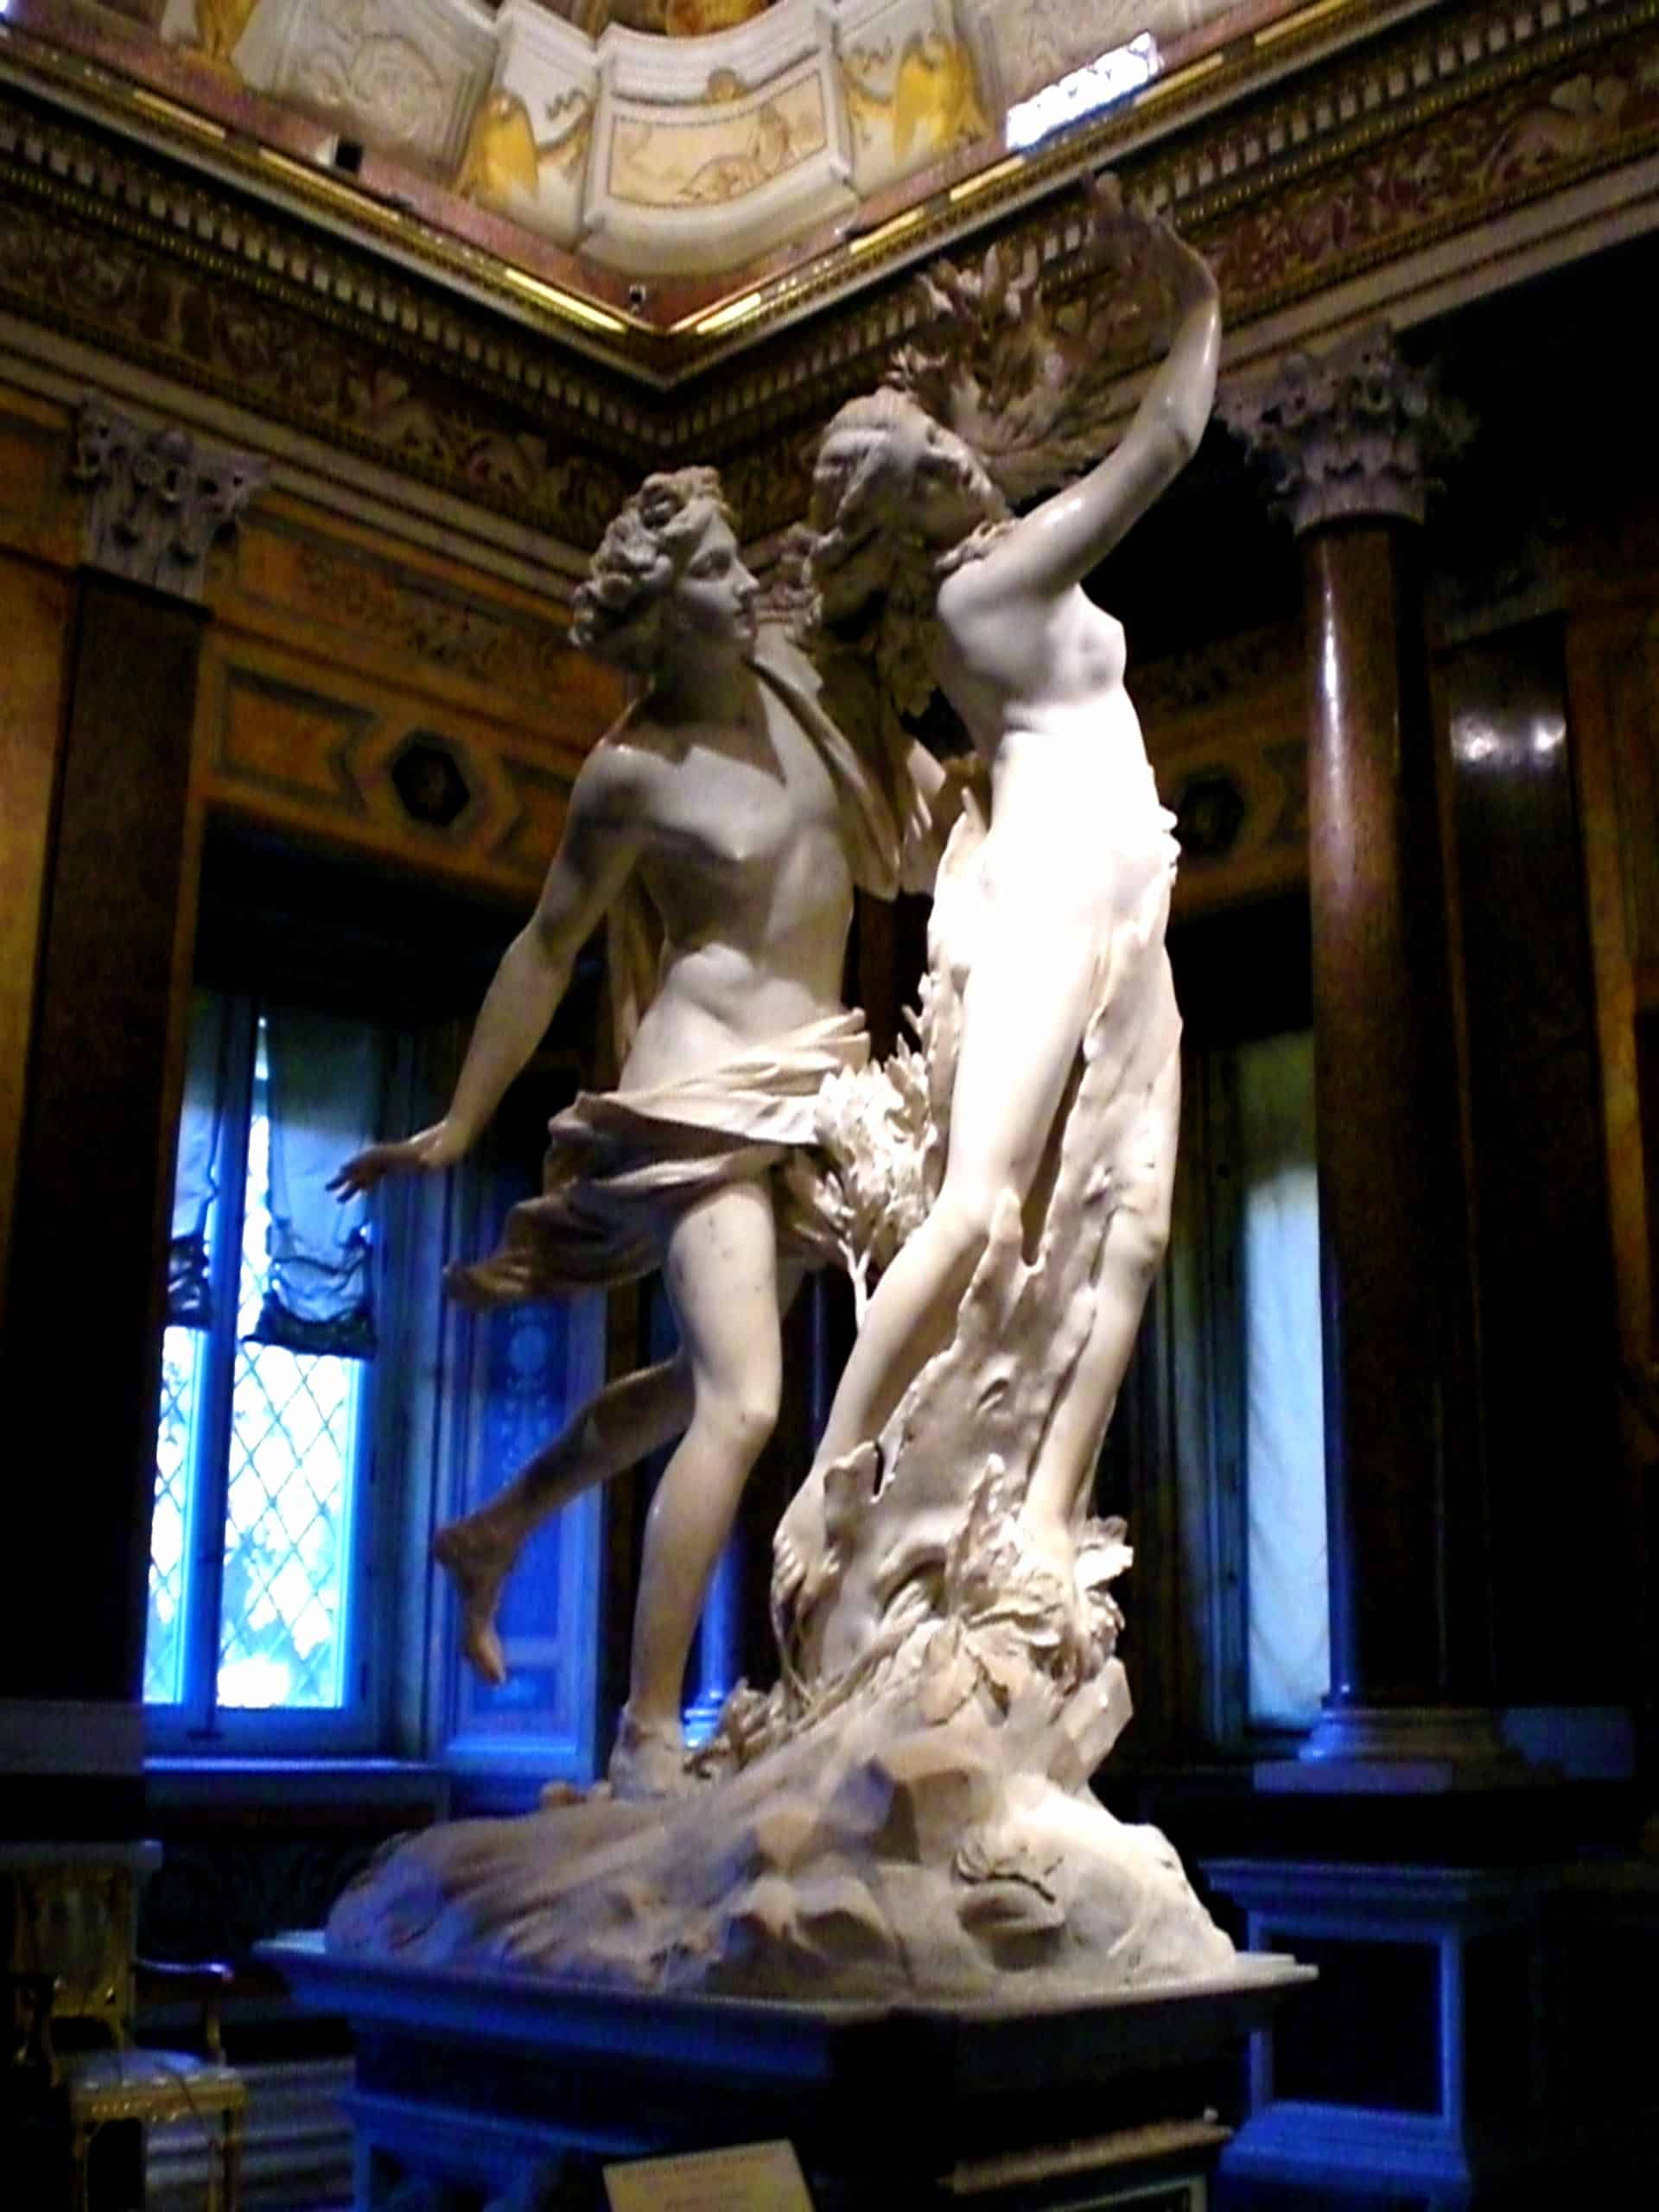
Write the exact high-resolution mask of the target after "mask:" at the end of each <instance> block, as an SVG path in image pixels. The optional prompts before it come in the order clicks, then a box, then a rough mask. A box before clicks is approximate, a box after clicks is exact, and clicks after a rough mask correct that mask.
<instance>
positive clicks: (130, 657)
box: [0, 402, 259, 1834]
mask: <svg viewBox="0 0 1659 2212" xmlns="http://www.w3.org/2000/svg"><path fill="white" fill-rule="evenodd" d="M72 473H73V475H74V476H75V478H76V479H77V480H79V482H81V483H82V484H84V485H85V486H86V488H87V493H88V497H87V499H86V509H85V537H84V543H83V549H82V565H81V566H80V568H79V570H78V571H77V572H76V573H75V576H74V579H73V589H72V592H71V594H69V596H70V601H71V603H70V605H69V607H68V613H69V619H70V625H71V626H70V632H69V638H68V644H67V655H66V666H65V681H64V683H63V687H62V689H63V695H64V701H63V707H62V713H63V721H62V726H61V731H60V736H59V738H58V741H57V743H56V747H55V760H54V778H55V788H54V792H53V794H52V805H51V812H50V816H49V826H48V837H47V845H46V852H45V855H44V861H43V863H42V866H41V871H40V874H41V881H40V885H39V893H40V895H39V902H38V906H39V919H38V928H37V931H36V932H35V971H34V972H35V980H34V985H33V991H32V1002H31V1005H30V1007H29V1017H28V1032H29V1034H28V1046H27V1051H26V1053H25V1055H24V1057H23V1065H22V1100H21V1110H20V1112H19V1113H18V1114H17V1116H16V1122H17V1127H18V1143H17V1162H16V1176H15V1179H14V1180H13V1183H12V1186H11V1209H10V1222H9V1224H8V1228H9V1236H8V1238H7V1240H6V1241H7V1244H8V1247H9V1249H8V1254H7V1281H6V1284H5V1296H4V1300H3V1304H4V1311H5V1316H6V1326H5V1332H4V1337H3V1342H0V1383H3V1392H4V1403H5V1406H6V1408H7V1414H6V1419H7V1427H8V1432H9V1433H8V1442H9V1446H10V1454H9V1460H10V1465H11V1466H12V1467H13V1469H14V1475H13V1488H14V1491H15V1493H16V1499H15V1503H16V1510H18V1512H19V1513H20V1514H22V1516H23V1521H24V1523H25V1524H26V1525H27V1526H28V1529H29V1535H28V1539H27V1543H28V1549H27V1554H26V1555H24V1556H20V1557H19V1558H18V1559H17V1560H15V1561H14V1573H13V1575H12V1578H11V1581H10V1587H9V1592H8V1599H7V1603H6V1605H4V1607H3V1608H0V1770H7V1769H10V1770H11V1771H12V1772H13V1773H22V1774H26V1775H28V1776H29V1777H30V1780H31V1786H30V1788H29V1790H28V1791H27V1792H23V1791H19V1792H18V1793H17V1798H18V1802H19V1805H20V1807H22V1808H23V1809H24V1810H25V1811H26V1814H27V1817H28V1820H29V1824H30V1832H33V1833H40V1832H41V1827H40V1825H39V1824H40V1823H41V1822H47V1823H49V1824H50V1826H51V1827H54V1829H55V1830H56V1831H57V1832H58V1833H60V1834H67V1833H73V1832H75V1831H76V1830H77V1829H79V1830H80V1831H81V1832H83V1833H92V1832H99V1831H107V1830H112V1829H118V1828H119V1827H121V1826H122V1825H123V1824H124V1821H125V1820H126V1819H127V1818H129V1817H130V1815H131V1812H132V1805H133V1801H135V1800H136V1797H137V1789H138V1786H139V1777H140V1774H141V1763H142V1749H143V1738H142V1708H141V1705H140V1697H141V1675H142V1667H143V1636H144V1623H145V1615H146V1610H147V1588H148V1569H149V1511H150V1501H151V1494H152V1491H153V1487H154V1481H155V1464H154V1451H155V1423H156V1394H157V1390H158V1387H159V1377H160V1365H161V1334H162V1325H163V1321H164V1301H165V1292H166V1256H165V1255H166V1251H167V1234H168V1208H169V1205H170V1198H171V1186H172V1173H173V1159H172V1153H173V1144H172V1135H173V1126H174V1122H175V1119H176V1114H177V1097H178V1084H179V1079H180V1058H181V1039H182V1035H183V1014H184V1009H185V1001H186V998H187V995H188V983H189V975H190V959H191V951H192V947H191V944H190V938H191V936H192V934H193V924H194V868H193V865H192V862H191V858H190V854H189V829H190V823H191V809H190V800H189V788H190V748H191V736H192V728H193V723H194V707H195V691H196V678H197V670H198V665H199V662H200V650H201V637H202V632H203V629H204V627H205V624H206V621H207V613H206V610H205V608H204V607H202V606H201V605H200V598H201V592H202V583H203V575H204V570H205V564H206V562H207V554H208V551H209V549H210V547H211V546H212V544H213V541H214V540H215V538H216V537H219V535H220V534H221V532H223V531H225V530H226V529H228V528H229V527H231V526H232V524H234V521H235V519H236V517H237V515H238V513H239V512H240V511H241V508H242V507H243V506H244V505H245V503H246V500H247V499H248V497H249V496H250V494H251V492H252V491H253V489H254V488H255V486H256V485H257V482H258V480H259V471H258V469H257V467H256V465H255V464H253V463H252V462H251V461H248V460H247V459H246V458H245V457H244V456H242V455H239V454H225V453H220V452H216V451H211V450H209V449H207V448H204V447H202V446H200V445H199V444H197V443H196V442H194V440H193V439H191V438H190V437H189V436H188V435H187V434H186V433H184V432H183V431H181V430H176V429H153V428H149V427H144V426H141V425H138V424H136V423H130V422H128V421H126V420H125V419H124V418H123V417H121V416H118V415H116V414H114V413H112V412H111V410H109V409H108V408H107V407H105V406H104V405H103V404H101V403H93V402H88V403H87V404H86V407H85V408H84V409H83V410H82V414H81V417H80V421H79V435H78V439H77V443H76V448H75V454H74V460H73V472H72ZM25 1493H26V1494H27V1499H28V1503H27V1507H26V1508H25V1507H24V1505H23V1503H22V1498H23V1496H24V1494H25ZM25 1798H26V1799H27V1804H26V1806H25V1805H24V1803H23V1801H24V1800H25Z"/></svg>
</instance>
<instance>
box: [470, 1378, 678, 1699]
mask: <svg viewBox="0 0 1659 2212" xmlns="http://www.w3.org/2000/svg"><path fill="white" fill-rule="evenodd" d="M690 1418H691V1370H690V1367H689V1366H688V1364H687V1363H686V1362H685V1360H684V1358H683V1357H680V1356H677V1357H674V1358H673V1359H665V1360H664V1361H662V1362H661V1363H660V1364H659V1365H658V1366H656V1367H647V1368H645V1369H643V1370H641V1371H640V1372H639V1374H638V1375H625V1376H621V1377H620V1378H619V1379H618V1380H617V1381H616V1382H614V1383H607V1384H606V1386H605V1388H604V1389H602V1390H601V1391H600V1392H599V1393H598V1394H597V1395H596V1396H594V1397H592V1398H590V1399H589V1400H588V1403H587V1404H586V1405H585V1406H584V1407H583V1408H582V1411H581V1412H580V1413H579V1414H577V1415H576V1417H575V1420H574V1421H569V1422H568V1423H567V1424H566V1426H565V1427H563V1429H561V1430H560V1432H559V1433H558V1435H557V1436H556V1437H555V1438H554V1440H553V1441H552V1443H551V1444H549V1445H546V1446H543V1449H542V1450H541V1451H539V1452H537V1454H536V1456H535V1458H534V1459H529V1460H526V1461H525V1463H524V1465H523V1466H522V1467H520V1469H519V1470H518V1473H517V1474H516V1475H514V1477H513V1478H512V1481H511V1482H509V1483H507V1484H505V1486H504V1487H503V1488H502V1489H500V1490H499V1491H497V1492H496V1494H495V1496H494V1497H493V1498H491V1499H490V1500H489V1502H488V1503H486V1504H484V1505H481V1506H480V1507H479V1509H478V1510H477V1511H476V1512H475V1513H468V1514H467V1515H466V1516H464V1518H462V1519H461V1520H459V1521H451V1522H448V1524H447V1525H446V1526H445V1527H443V1528H442V1529H439V1530H438V1531H437V1532H436V1534H435V1535H434V1537H433V1539H432V1556H433V1558H434V1559H435V1560H437V1562H438V1564H439V1566H440V1567H444V1568H446V1569H447V1570H448V1573H449V1574H450V1576H451V1577H452V1579H453V1580H454V1584H455V1588H456V1592H457V1593H458V1595H459V1597H460V1599H461V1648H462V1649H463V1650H464V1651H465V1652H466V1655H467V1658H468V1659H469V1660H471V1662H472V1663H473V1665H474V1667H475V1668H476V1669H478V1671H479V1673H480V1675H482V1676H483V1677H484V1679H485V1681H486V1682H498V1683H499V1682H504V1681H505V1680H506V1679H507V1668H506V1661H505V1657H504V1656H503V1654H502V1650H501V1639H500V1637H499V1636H498V1634H497V1633H496V1626H495V1613H496V1607H497V1606H498V1605H499V1603H500V1599H501V1586H502V1585H503V1583H504V1582H505V1580H506V1579H507V1577H508V1575H509V1574H510V1573H512V1568H513V1565H514V1562H515V1561H516V1560H517V1559H518V1554H519V1553H520V1551H521V1550H522V1549H523V1548H524V1544H525V1542H526V1541H527V1540H528V1539H529V1538H530V1536H531V1535H532V1534H533V1533H534V1531H535V1530H536V1529H538V1528H539V1527H540V1526H541V1524H542V1522H543V1521H545V1520H547V1519H548V1518H549V1516H550V1515H552V1514H555V1513H556V1512H558V1511H559V1510H560V1509H561V1507H563V1506H566V1505H569V1503H570V1502H571V1500H572V1499H573V1498H577V1497H581V1496H582V1492H583V1491H586V1490H591V1489H592V1488H593V1486H594V1484H595V1483H603V1482H608V1481H609V1480H610V1479H611V1478H612V1476H613V1475H618V1474H620V1473H621V1472H622V1471H623V1469H624V1468H625V1467H632V1465H635V1463H636V1462H637V1461H639V1460H640V1459H644V1458H645V1455H646V1454H647V1453H648V1452H656V1451H659V1450H660V1449H661V1448H662V1446H664V1444H666V1443H667V1442H668V1441H669V1440H670V1439H671V1437H675V1436H677V1435H678V1434H679V1433H680V1431H681V1430H682V1429H683V1427H685V1425H686V1423H687V1422H688V1421H690Z"/></svg>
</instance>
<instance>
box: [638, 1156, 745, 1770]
mask: <svg viewBox="0 0 1659 2212" xmlns="http://www.w3.org/2000/svg"><path fill="white" fill-rule="evenodd" d="M664 1276H665V1279H666V1281H667V1284H668V1290H669V1295H670V1296H671V1299H672V1300H673V1301H674V1310H675V1313H676V1314H677V1317H678V1319H679V1324H680V1342H681V1351H682V1356H683V1358H684V1359H685V1361H686V1363H687V1365H688V1368H689V1370H690V1377H691V1396H692V1414H691V1421H690V1427H688V1428H687V1430H686V1432H685V1434H684V1436H683V1438H682V1440H681V1442H680V1446H679V1448H678V1450H677V1452H675V1454H674V1456H673V1458H672V1459H671V1460H670V1461H669V1463H668V1465H667V1466H666V1468H665V1469H664V1471H663V1477H662V1480H661V1481H660V1482H659V1483H658V1485H657V1494H656V1496H655V1497H653V1498H652V1503H651V1512H650V1514H649V1516H647V1519H646V1522H645V1556H644V1559H643V1560H642V1562H641V1567H640V1575H639V1603H638V1605H636V1607H635V1610H634V1618H633V1662H632V1674H631V1678H630V1681H629V1688H628V1703H627V1709H626V1713H625V1715H624V1719H623V1726H622V1727H621V1729H620V1732H619V1734H618V1739H617V1740H618V1755H617V1756H616V1757H614V1758H613V1761H612V1780H613V1783H616V1784H617V1786H618V1787H619V1788H620V1789H629V1790H636V1791H638V1793H639V1794H645V1792H646V1791H648V1790H649V1789H651V1788H652V1786H664V1785H665V1784H666V1783H667V1782H668V1781H669V1779H670V1771H669V1770H670V1768H671V1766H672V1765H673V1764H677V1759H678V1757H679V1753H680V1746H681V1740H682V1739H681V1732H680V1697H681V1692H682V1688H683V1682H684V1676H685V1662H686V1658H687V1656H688V1654H689V1653H690V1649H691V1638H692V1636H693V1634H694V1633H695V1631H696V1625H697V1617H698V1615H699V1613H700V1612H701V1611H702V1601H703V1598H704V1596H705V1594H706V1592H707V1591H708V1587H709V1578H710V1576H711V1575H712V1574H713V1573H714V1570H715V1561H716V1560H718V1558H719V1557H720V1553H721V1547H722V1546H723V1545H724V1543H725V1541H726V1539H727V1537H728V1535H729V1534H730V1532H731V1526H732V1521H733V1517H734V1515H735V1513H736V1510H737V1502H738V1499H739V1497H740V1496H741V1492H742V1489H743V1484H744V1483H745V1482H746V1481H747V1478H748V1475H749V1471H750V1469H751V1468H752V1467H753V1465H754V1463H755V1460H756V1459H758V1458H759V1456H760V1452H761V1449H762V1447H763V1446H764V1445H765V1444H766V1439H767V1438H768V1437H769V1436H770V1435H771V1434H772V1427H773V1425H774V1424H775V1422H776V1421H777V1418H778V1401H779V1390H780V1389H781V1384H782V1368H783V1355H782V1346H781V1340H780V1337H779V1268H778V1232H777V1226H776V1224H775V1221H774V1219H773V1216H772V1198H771V1196H770V1193H769V1192H768V1191H767V1188H766V1185H765V1183H764V1182H754V1183H741V1184H738V1185H734V1187H732V1188H731V1189H729V1190H725V1191H721V1192H719V1193H717V1194H716V1195H715V1197H713V1198H707V1199H705V1200H704V1201H703V1203H702V1205H699V1206H697V1207H695V1208H694V1209H693V1210H692V1211H690V1213H688V1214H686V1215H685V1216H684V1217H683V1219H682V1220H681V1221H680V1222H679V1223H678V1224H677V1225H676V1227H675V1229H674V1231H673V1233H672V1235H671V1237H670V1239H669V1245H668V1252H667V1256H666V1259H665V1261H664Z"/></svg>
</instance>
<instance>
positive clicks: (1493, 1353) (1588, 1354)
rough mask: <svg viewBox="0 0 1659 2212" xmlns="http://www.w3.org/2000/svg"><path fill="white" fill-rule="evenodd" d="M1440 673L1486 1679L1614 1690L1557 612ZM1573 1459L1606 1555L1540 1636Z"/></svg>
mask: <svg viewBox="0 0 1659 2212" xmlns="http://www.w3.org/2000/svg"><path fill="white" fill-rule="evenodd" d="M1440 696H1441V700H1442V703H1443V708H1444V711H1445V715H1446V736H1447V738H1448V739H1449V743H1448V744H1446V746H1445V747H1444V748H1443V755H1442V757H1443V759H1444V760H1445V761H1446V764H1447V766H1448V767H1449V771H1450V778H1451V782H1452V793H1453V816H1454V823H1455V833H1456V851H1457V862H1458V874H1459V880H1460V885H1461V893H1462V896H1461V901H1460V917H1459V922H1460V926H1459V946H1460V951H1461V965H1462V969H1463V973H1464V977H1465V984H1466V989H1465V1005H1466V1013H1467V1031H1466V1033H1467V1048H1468V1049H1467V1066H1468V1109H1469V1130H1470V1143H1469V1155H1470V1160H1471V1183H1472V1199H1473V1209H1472V1210H1473V1216H1474V1224H1475V1226H1474V1244H1475V1254H1476V1268H1477V1278H1478V1298H1479V1310H1480V1332H1479V1333H1480V1368H1481V1375H1480V1400H1481V1419H1482V1426H1483V1429H1484V1445H1485V1456H1486V1459H1487V1464H1488V1466H1489V1469H1490V1470H1491V1482H1492V1500H1493V1507H1492V1510H1491V1515H1490V1527H1489V1529H1488V1533H1487V1542H1488V1546H1489V1548H1490V1552H1491V1567H1490V1570H1489V1571H1490V1572H1491V1576H1492V1580H1493V1588H1494V1630H1495V1639H1496V1658H1497V1683H1498V1687H1499V1690H1500V1693H1501V1695H1502V1699H1503V1701H1505V1702H1508V1703H1514V1704H1523V1705H1524V1704H1548V1703H1560V1702H1571V1701H1574V1700H1576V1701H1580V1702H1584V1703H1596V1702H1617V1701H1618V1700H1619V1699H1620V1698H1621V1697H1622V1696H1623V1695H1624V1694H1625V1693H1626V1686H1627V1684H1628V1681H1629V1678H1630V1648H1629V1630H1630V1621H1631V1619H1632V1617H1633V1605H1634V1592H1631V1591H1630V1590H1629V1588H1628V1587H1627V1586H1625V1581H1624V1578H1625V1577H1627V1576H1628V1574H1629V1572H1630V1560H1631V1554H1632V1542H1631V1540H1632V1535H1633V1531H1632V1530H1631V1529H1630V1526H1629V1524H1628V1521H1627V1516H1626V1500H1625V1497H1624V1490H1623V1480H1622V1467H1621V1452H1620V1442H1619V1435H1618V1393H1617V1388H1616V1385H1617V1363H1616V1357H1615V1352H1614V1347H1615V1344H1616V1328H1615V1322H1614V1312H1613V1308H1614V1298H1613V1282H1612V1262H1611V1251H1610V1249H1609V1239H1608V1224H1607V1213H1606V1206H1605V1188H1606V1185H1605V1173H1604V1168H1603V1161H1602V1147H1603V1133H1602V1106H1601V1082H1600V1076H1599V1066H1598V1052H1597V1044H1598V1040H1597V1034H1596V1027H1595V1008H1594V1000H1593V993H1592V981H1591V953H1590V942H1589V931H1588V927H1587V923H1586V899H1585V892H1584V884H1583V874H1582V861H1581V853H1580V838H1579V829H1578V820H1577V810H1576V807H1575V804H1574V798H1573V781H1572V767H1571V764H1570V761H1569V759H1568V745H1567V735H1568V732H1567V697H1566V677H1565V671H1564V668H1563V664H1562V641H1561V628H1560V623H1559V622H1557V621H1554V620H1541V621H1535V622H1533V623H1530V624H1528V625H1526V626H1523V627H1521V628H1518V629H1514V630H1510V631H1507V632H1503V633H1502V634H1500V635H1499V636H1497V638H1494V639H1491V640H1489V641H1485V642H1483V643H1481V644H1478V645H1464V646H1461V647H1459V648H1458V649H1457V650H1456V651H1455V652H1452V654H1450V655H1449V656H1448V657H1447V658H1446V662H1445V664H1444V665H1443V668H1442V671H1441V682H1440ZM1569 1466H1570V1467H1572V1468H1573V1470H1574V1475H1573V1498H1574V1515H1575V1520H1576V1522H1577V1524H1578V1526H1579V1527H1580V1530H1581V1531H1582V1533H1583V1534H1584V1535H1585V1536H1586V1539H1588V1541H1590V1542H1591V1544H1592V1547H1593V1548H1594V1549H1595V1551H1596V1552H1597V1553H1598V1554H1599V1555H1600V1556H1601V1557H1602V1560H1603V1565H1602V1567H1601V1568H1600V1569H1599V1571H1598V1573H1596V1575H1595V1576H1593V1577H1592V1578H1590V1579H1587V1580H1586V1579H1585V1578H1581V1577H1566V1578H1563V1579H1562V1580H1561V1581H1560V1585H1559V1586H1558V1587H1557V1590H1556V1592H1555V1595H1554V1600H1553V1607H1554V1622H1555V1627H1556V1632H1555V1633H1554V1634H1553V1635H1552V1636H1551V1637H1550V1638H1549V1639H1548V1641H1547V1642H1546V1641H1545V1640H1543V1639H1541V1638H1540V1637H1539V1636H1538V1633H1537V1621H1536V1614H1535V1599H1534V1596H1533V1592H1532V1590H1531V1587H1530V1561H1531V1560H1532V1557H1533V1555H1534V1551H1535V1545H1536V1541H1537V1530H1538V1529H1540V1528H1541V1527H1543V1526H1546V1525H1548V1522H1549V1521H1550V1520H1551V1518H1552V1516H1554V1513H1555V1512H1556V1510H1558V1503H1559V1497H1560V1480H1561V1471H1562V1469H1563V1468H1564V1467H1569Z"/></svg>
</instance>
